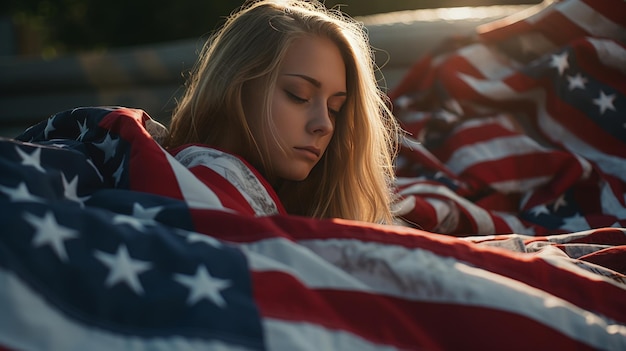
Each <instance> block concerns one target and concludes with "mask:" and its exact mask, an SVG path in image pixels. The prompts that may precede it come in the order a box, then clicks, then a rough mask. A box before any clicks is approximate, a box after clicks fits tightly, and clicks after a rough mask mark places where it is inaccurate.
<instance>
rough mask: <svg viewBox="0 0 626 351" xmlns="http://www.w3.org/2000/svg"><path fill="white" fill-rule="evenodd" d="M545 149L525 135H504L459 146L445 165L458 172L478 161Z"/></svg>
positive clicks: (493, 159)
mask: <svg viewBox="0 0 626 351" xmlns="http://www.w3.org/2000/svg"><path fill="white" fill-rule="evenodd" d="M545 151H547V149H546V148H544V147H542V146H540V145H539V144H537V143H535V142H534V141H533V140H532V139H530V138H529V137H527V136H525V135H513V136H505V137H498V138H493V139H489V140H487V141H483V142H478V143H474V144H470V145H467V146H464V147H461V148H459V149H457V150H456V151H455V152H454V153H453V154H452V155H451V156H450V159H448V160H447V161H446V165H447V166H448V167H449V168H450V170H452V171H453V172H454V173H456V174H460V173H461V172H463V171H465V170H466V169H467V168H469V167H471V166H474V165H476V164H479V163H483V162H487V161H495V160H500V159H504V158H507V157H510V156H517V155H526V154H531V153H536V152H545Z"/></svg>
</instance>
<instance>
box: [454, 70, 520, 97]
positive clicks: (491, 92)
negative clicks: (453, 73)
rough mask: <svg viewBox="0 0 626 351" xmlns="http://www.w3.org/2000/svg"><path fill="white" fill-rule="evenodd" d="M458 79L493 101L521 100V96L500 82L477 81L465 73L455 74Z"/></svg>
mask: <svg viewBox="0 0 626 351" xmlns="http://www.w3.org/2000/svg"><path fill="white" fill-rule="evenodd" d="M457 75H458V76H459V78H460V79H461V80H463V81H464V82H465V83H466V84H467V85H469V86H470V87H472V89H474V90H475V91H476V92H477V93H479V94H481V95H483V96H487V97H489V98H491V99H495V100H508V99H511V100H522V99H523V96H522V95H521V94H520V93H519V92H518V91H515V90H513V89H511V87H510V86H508V85H507V84H506V83H504V82H503V81H501V80H487V79H478V78H475V77H472V76H469V75H467V74H465V73H460V72H459V73H457Z"/></svg>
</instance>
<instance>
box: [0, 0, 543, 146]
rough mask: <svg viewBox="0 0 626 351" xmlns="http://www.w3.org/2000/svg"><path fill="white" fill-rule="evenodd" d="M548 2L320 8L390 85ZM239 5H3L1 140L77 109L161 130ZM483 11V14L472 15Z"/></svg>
mask: <svg viewBox="0 0 626 351" xmlns="http://www.w3.org/2000/svg"><path fill="white" fill-rule="evenodd" d="M549 1H551V0H543V1H542V0H384V1H370V0H368V1H365V0H326V1H325V5H326V6H327V7H329V8H333V7H339V8H340V9H341V10H342V11H343V12H345V13H347V14H348V15H350V16H352V17H355V18H357V19H359V20H362V21H363V22H364V23H365V25H366V27H368V31H369V34H370V41H371V42H372V45H373V46H374V47H376V48H379V49H381V50H379V53H382V54H383V55H381V56H380V58H381V59H380V61H381V62H382V63H381V65H383V64H384V66H385V67H383V72H382V73H381V74H383V75H384V76H385V78H386V79H387V82H386V83H388V84H385V85H386V86H389V85H393V83H394V82H395V81H397V80H398V79H399V77H401V76H402V75H403V74H404V72H405V71H406V70H407V69H408V67H409V66H410V64H411V63H413V62H414V61H415V59H416V58H417V57H419V56H420V55H421V54H422V53H423V52H424V51H426V50H428V49H429V48H431V47H432V46H434V45H435V44H436V43H437V42H438V41H439V40H441V39H443V38H444V37H446V36H451V35H468V34H471V33H472V32H473V29H474V28H475V27H476V26H477V25H479V24H481V23H485V22H489V21H492V20H494V19H498V18H501V17H504V16H507V15H510V14H512V13H516V12H518V11H521V10H524V9H526V8H527V7H531V6H533V5H535V4H541V3H545V2H549ZM243 3H244V0H220V1H208V0H187V1H171V0H169V1H164V0H2V1H1V2H0V137H15V136H16V135H17V134H19V132H21V131H23V130H24V129H25V128H26V127H28V126H30V125H32V124H35V123H37V122H39V121H43V120H45V119H46V118H47V117H48V116H50V115H51V114H53V113H56V112H59V111H63V110H66V109H70V108H74V107H78V106H102V105H119V106H126V107H134V108H141V109H144V110H145V111H146V112H148V114H149V115H150V116H152V117H153V118H155V119H157V120H159V121H161V122H163V123H164V124H167V123H168V122H169V117H170V116H171V113H172V111H173V109H174V107H175V102H176V99H177V98H178V97H179V96H180V94H181V92H182V89H183V85H184V74H185V73H186V72H188V71H189V70H190V68H191V67H192V66H193V63H194V62H195V59H196V57H197V54H198V51H199V50H200V48H201V46H202V44H203V42H204V39H206V38H207V37H208V36H209V34H210V33H211V32H212V31H213V30H214V29H216V28H217V27H218V26H220V25H221V24H222V23H224V21H225V18H226V17H228V15H229V14H230V13H231V12H232V11H233V10H235V9H236V8H238V7H239V6H241V5H242V4H243ZM480 8H483V9H490V10H489V11H482V10H481V11H482V12H481V11H475V10H474V9H480ZM455 9H456V10H455ZM445 10H448V12H446V11H445ZM450 11H453V13H452V12H450ZM377 14H382V15H377ZM385 14H387V15H385ZM389 14H396V15H395V16H393V15H392V16H389ZM398 14H401V15H398ZM381 16H382V17H381ZM372 18H375V19H376V20H375V21H372ZM376 59H377V61H378V53H377V58H376Z"/></svg>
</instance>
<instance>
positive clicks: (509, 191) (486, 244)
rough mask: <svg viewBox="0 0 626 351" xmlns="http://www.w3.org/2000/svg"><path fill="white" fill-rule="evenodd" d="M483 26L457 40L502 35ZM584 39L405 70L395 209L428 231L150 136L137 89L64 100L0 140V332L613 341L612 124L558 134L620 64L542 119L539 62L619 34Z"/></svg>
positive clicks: (97, 346) (437, 345) (346, 340)
mask: <svg viewBox="0 0 626 351" xmlns="http://www.w3.org/2000/svg"><path fill="white" fill-rule="evenodd" d="M573 3H575V4H577V3H579V2H573ZM564 4H565V3H564ZM602 4H604V3H602ZM617 4H618V5H619V3H617ZM559 8H560V7H558V6H557V7H556V9H559ZM590 8H591V7H590ZM592 9H593V8H592ZM547 11H552V8H549V9H548V10H547ZM547 13H550V12H547ZM546 16H547V15H546ZM594 16H595V15H594ZM607 16H609V17H608V18H613V17H610V16H617V15H616V14H610V15H607ZM594 18H600V17H597V16H595V17H594ZM600 19H602V18H600ZM533 21H534V22H533V24H538V23H542V22H541V21H540V20H537V19H535V20H533ZM612 22H615V19H614V18H613V20H612ZM504 28H509V27H503V28H502V29H501V30H504ZM490 33H493V35H494V37H493V38H487V36H486V35H487V34H486V33H485V34H484V35H485V39H484V40H485V42H479V43H477V44H469V45H478V46H475V47H483V48H484V47H486V46H485V45H487V44H486V43H489V40H492V41H493V43H496V42H497V43H499V44H498V45H501V46H502V47H504V46H506V45H508V44H505V43H504V41H505V40H506V37H511V36H514V34H511V33H509V34H506V35H505V34H502V36H503V37H502V38H500V37H496V36H495V33H497V32H496V30H495V29H494V30H493V31H492V32H490ZM598 40H609V39H596V38H587V39H582V40H581V41H577V42H575V43H574V44H573V46H571V45H570V44H567V45H570V46H566V47H562V46H561V45H560V44H558V45H557V44H555V46H558V47H559V49H557V50H558V51H555V52H552V53H551V54H548V56H545V57H544V58H542V57H543V56H542V57H539V58H537V59H536V60H531V61H529V63H528V64H526V65H521V64H520V65H519V67H520V70H511V71H510V73H509V74H506V75H502V76H501V78H502V79H501V80H500V83H497V80H495V79H493V77H491V78H488V76H487V75H482V76H481V75H479V74H477V73H476V72H470V71H464V73H463V74H460V73H459V72H458V71H454V70H451V71H448V70H447V69H446V70H442V71H439V69H440V68H443V67H444V66H445V64H446V63H447V62H450V61H449V60H460V59H459V56H458V55H457V54H455V53H456V52H457V51H458V50H460V51H463V50H469V49H463V48H459V47H458V45H457V49H454V50H455V51H453V52H447V53H442V54H440V55H444V56H438V57H439V58H437V57H435V58H434V59H433V60H430V59H428V58H426V59H425V60H428V61H422V62H421V63H418V65H423V64H424V62H428V65H429V67H430V69H429V70H430V72H431V73H428V72H422V71H412V72H411V73H410V74H409V75H407V80H405V82H403V85H401V86H400V87H401V88H399V89H400V90H398V91H397V93H399V95H398V96H396V97H395V100H396V101H399V102H400V103H404V105H402V104H400V105H401V107H402V108H403V111H404V113H403V114H401V115H400V116H401V117H402V118H403V123H405V125H406V126H407V129H408V130H409V131H411V132H412V133H413V137H414V138H407V140H406V142H405V148H404V149H403V151H402V152H403V154H402V158H401V159H400V161H399V163H398V172H399V175H401V178H400V179H399V181H398V191H399V192H400V194H401V195H402V196H403V197H402V199H401V202H400V206H399V208H398V211H400V212H402V211H404V212H403V218H404V220H405V221H406V223H411V222H414V224H415V225H416V226H420V227H422V228H426V229H428V228H434V229H437V230H434V229H433V230H432V231H424V230H418V229H414V228H409V227H407V226H385V225H376V224H369V223H361V222H355V221H347V220H337V219H335V220H316V219H311V218H304V217H298V216H291V215H288V214H286V213H285V210H284V209H283V208H282V206H281V205H280V203H279V202H278V201H277V197H276V195H275V193H274V192H273V190H272V189H271V187H270V186H269V185H268V184H267V183H266V182H265V181H264V180H263V179H262V178H261V177H260V176H259V174H258V173H257V172H256V171H255V170H254V169H252V168H251V167H250V166H249V165H248V164H247V163H246V162H245V161H244V160H240V159H238V158H237V157H235V156H232V155H228V154H225V153H223V152H221V151H219V150H214V149H211V148H208V147H206V146H203V145H188V146H185V147H182V148H180V149H177V150H169V151H166V150H164V149H163V148H162V147H161V146H160V145H159V143H158V140H159V139H160V138H161V137H162V135H163V128H162V127H161V126H160V125H159V124H158V123H156V122H155V121H153V120H152V119H151V118H150V117H149V116H148V115H147V114H146V113H144V112H143V111H141V110H137V109H129V108H120V107H92V108H76V109H73V110H69V111H64V112H60V113H58V114H55V115H53V116H51V117H50V118H48V119H47V120H45V121H42V122H41V123H40V124H38V125H35V126H33V127H31V128H30V129H29V130H27V131H25V132H24V133H23V134H22V135H20V136H19V137H17V138H16V139H5V138H0V223H1V225H2V228H1V229H0V350H107V351H108V350H153V349H164V350H228V351H230V350H316V351H317V350H455V349H468V348H472V349H488V350H491V349H498V350H499V349H506V350H529V349H532V350H570V349H576V350H624V349H626V264H625V262H626V258H625V257H626V229H624V228H620V227H610V226H611V225H613V224H621V223H624V219H625V218H626V217H625V216H623V215H622V212H621V211H622V210H623V207H624V199H623V193H624V192H623V189H624V188H623V187H622V186H623V185H622V184H623V181H622V177H623V174H621V173H620V172H615V169H617V170H619V169H620V167H623V166H622V165H620V164H619V163H618V162H617V160H619V158H620V157H622V156H621V154H620V153H621V152H623V150H622V149H611V148H610V147H607V145H609V146H610V145H614V144H610V143H614V142H623V140H624V139H619V138H617V137H612V138H613V139H610V138H609V137H608V136H605V137H601V138H595V139H594V138H593V137H592V136H591V135H587V134H584V135H577V134H575V133H574V132H572V130H574V129H576V128H579V125H578V124H576V123H585V122H581V121H578V120H579V119H580V120H583V119H584V118H587V119H588V121H587V124H586V125H585V128H586V129H588V130H590V131H594V130H595V131H597V130H599V129H602V130H606V131H607V134H606V135H609V134H610V133H608V131H610V132H611V133H613V134H610V135H618V134H619V133H620V131H619V130H617V126H618V124H619V123H618V124H611V125H610V126H608V127H606V126H600V125H595V124H594V123H598V122H596V121H597V119H599V118H603V117H609V116H612V117H615V118H614V119H619V118H621V117H620V116H622V115H620V114H619V112H620V111H623V109H620V108H621V106H622V105H620V104H622V103H623V102H622V101H623V100H621V99H623V92H624V90H623V81H622V80H620V79H618V78H619V77H618V76H617V74H618V73H619V74H623V73H620V72H621V68H620V66H619V65H618V67H617V68H616V69H614V70H612V71H611V70H609V71H608V72H609V74H608V75H609V76H613V77H616V78H615V81H611V82H610V84H608V83H602V84H600V83H596V81H595V80H594V81H593V82H592V76H591V75H589V73H584V75H583V73H581V77H582V78H584V79H582V78H581V79H578V80H576V79H574V81H575V82H576V81H579V82H583V83H584V84H583V85H585V87H586V88H585V89H581V88H576V89H572V91H576V92H577V93H578V92H579V91H580V92H581V93H582V92H583V90H584V91H585V92H586V93H588V94H591V95H590V96H591V98H592V100H591V101H590V100H585V99H584V98H583V97H579V96H578V95H576V98H575V99H574V101H578V102H580V103H581V104H583V105H584V106H586V107H587V110H589V113H591V112H594V113H596V115H597V116H595V117H594V118H597V119H593V120H592V117H589V116H588V115H587V114H579V115H575V114H569V115H568V116H569V118H571V119H572V120H575V121H578V122H576V123H574V124H573V125H569V124H567V123H564V122H559V121H561V119H562V118H566V117H556V115H557V112H559V111H570V110H569V109H570V107H569V106H570V105H569V104H570V103H572V104H573V102H570V103H565V102H563V101H572V100H567V99H569V98H568V97H565V96H563V97H561V95H563V94H565V95H567V94H568V91H569V90H568V88H569V83H563V82H561V81H558V82H555V81H551V80H549V79H548V77H552V78H557V77H564V78H563V79H565V80H566V81H567V75H568V74H569V75H571V76H572V77H576V74H577V73H576V72H581V71H580V70H581V69H578V68H577V70H576V71H574V68H573V67H583V66H584V67H595V68H596V69H597V70H604V69H605V68H603V67H604V66H600V65H595V63H597V62H603V61H609V62H613V61H614V59H613V58H611V57H610V56H609V55H605V54H603V55H599V56H598V55H597V54H596V55H595V57H597V58H598V60H596V61H593V62H592V63H589V62H588V63H586V64H585V65H583V64H582V62H583V61H584V60H583V59H582V58H580V57H581V56H580V55H579V54H578V53H579V52H587V53H595V52H597V50H598V49H597V48H598V47H604V48H609V49H607V50H608V52H612V51H611V50H613V49H614V48H616V47H622V46H621V44H618V43H617V41H614V40H609V41H608V42H610V43H613V44H606V45H604V46H601V45H597V43H598V42H597V41H598ZM603 42H604V41H603ZM608 42H604V43H608ZM456 43H457V44H458V42H456ZM568 43H569V41H568ZM594 43H595V44H594ZM463 45H468V44H467V43H465V44H463ZM489 45H492V44H489ZM493 45H496V44H493ZM579 45H580V46H579ZM614 45H617V46H614ZM463 47H465V46H463ZM477 50H482V49H477ZM563 53H568V56H567V62H568V67H566V68H565V69H563V72H562V74H560V73H559V68H555V67H553V66H554V65H556V64H552V63H551V62H552V60H553V59H552V57H553V56H552V55H556V56H557V57H558V55H563ZM454 57H456V59H455V58H454ZM573 57H576V58H577V59H576V60H574V59H573ZM585 57H586V60H590V58H589V57H591V58H593V57H594V56H593V55H590V56H585ZM600 57H602V58H601V59H600ZM581 65H582V66H581ZM557 66H558V65H557ZM551 67H552V68H551ZM563 67H565V66H564V65H563ZM608 67H614V66H610V65H609V66H608ZM621 67H622V68H623V66H621ZM606 69H609V68H606ZM416 72H417V73H416ZM446 72H447V73H446ZM584 72H589V71H587V70H585V71H584ZM416 74H424V76H423V77H418V76H416ZM546 75H547V76H546ZM443 76H445V77H446V79H450V81H447V80H446V79H443ZM533 77H534V78H533ZM593 77H596V76H593ZM531 78H532V79H531ZM593 79H596V78H593ZM429 80H432V81H430V82H429ZM505 81H506V82H508V83H506V84H505V83H503V82H505ZM411 82H414V83H415V85H407V84H408V83H411ZM425 82H427V83H425ZM428 82H429V83H428ZM512 82H517V83H516V84H513V83H512ZM550 82H552V83H550ZM603 82H604V81H603ZM448 83H450V84H452V85H447V84H448ZM453 83H454V84H453ZM457 83H458V85H456V84H457ZM461 83H463V84H461ZM592 83H593V84H592ZM420 84H421V85H424V84H425V85H424V86H423V87H422V88H424V90H421V89H422V88H419V89H418V88H417V87H418V86H419V85H420ZM498 84H500V85H503V84H504V85H507V86H508V88H507V90H505V91H504V92H500V93H498V94H496V93H495V91H494V90H493V89H494V86H497V85H498ZM563 84H565V85H563ZM573 84H574V86H576V87H577V86H578V85H580V84H581V83H573ZM604 84H606V85H604ZM452 86H457V87H459V88H458V91H456V90H454V89H451V87H452ZM402 87H403V88H402ZM478 87H482V88H481V89H482V90H481V89H478ZM547 87H553V90H550V89H548V88H547ZM555 87H556V88H555ZM592 87H595V88H593V89H592ZM563 88H565V89H563ZM403 89H404V90H403ZM490 89H491V90H490ZM595 89H599V90H600V91H603V92H604V95H605V96H606V97H605V98H601V97H600V95H598V96H597V98H598V100H597V103H594V100H593V99H594V98H596V97H594V96H595V95H596V94H599V92H598V91H597V90H595ZM402 90H403V91H402ZM513 91H516V92H517V94H513V93H512V92H513ZM555 91H557V92H555ZM461 92H463V93H464V94H465V93H467V94H468V95H463V94H461V95H459V94H457V93H461ZM487 92H490V93H487ZM453 93H454V94H453ZM507 93H510V95H507ZM611 96H614V97H611ZM474 99H476V100H474ZM609 101H611V104H609V103H608V102H609ZM438 103H441V107H443V106H444V105H445V106H446V108H445V109H443V108H438V106H437V104H438ZM559 104H562V105H559ZM400 105H399V107H398V108H400ZM609 105H610V106H613V107H614V109H612V108H611V107H610V106H609ZM513 106H521V107H522V108H523V109H522V110H514V109H513ZM602 106H604V108H603V107H602ZM427 107H428V109H427ZM592 107H595V109H596V110H597V111H593V108H592ZM601 110H604V111H603V112H604V113H602V111H601ZM469 111H472V112H471V113H470V112H469ZM519 111H523V114H524V115H525V118H526V120H524V121H520V120H519V119H518V117H519V115H521V114H522V113H518V112H519ZM613 112H616V113H617V114H613ZM609 114H610V115H609ZM592 122H593V123H592ZM607 123H609V122H607ZM610 123H617V122H615V121H613V122H610ZM553 125H559V126H560V128H561V129H562V130H564V132H563V133H561V134H558V135H557V134H550V133H548V132H547V129H545V127H546V126H548V127H549V126H553ZM591 125H594V126H595V127H594V128H595V129H593V130H592V127H591ZM530 127H534V129H531V128H530ZM527 130H535V132H536V135H529V134H528V132H527ZM572 136H576V138H573V137H572ZM540 139H541V141H538V140H540ZM594 140H595V141H594ZM620 140H621V141H620ZM510 143H512V145H513V146H511V145H510ZM583 143H584V144H585V145H589V147H590V148H591V149H589V150H595V151H594V152H596V153H595V154H594V153H593V152H592V153H585V152H575V151H574V149H575V147H576V146H580V145H581V144H583ZM605 143H606V144H605ZM598 150H600V151H602V153H600V152H599V151H598ZM506 158H508V159H509V160H508V161H507V160H504V161H503V159H506ZM529 159H530V160H535V161H534V162H535V163H536V162H539V166H537V167H529V166H528V165H529V163H528V162H527V161H528V160H529ZM523 161H526V162H523ZM497 164H499V165H500V166H498V165H497ZM502 165H505V166H504V167H503V166H502ZM612 167H613V168H612ZM615 167H617V168H615ZM546 170H547V171H546ZM516 171H519V172H522V173H516ZM542 171H543V172H542ZM417 172H420V173H419V174H418V173H417ZM517 174H523V176H521V177H520V176H519V175H517ZM520 206H521V207H520ZM517 207H519V208H517ZM583 221H584V222H583ZM604 223H609V225H606V226H605V225H603V224H604ZM587 228H592V229H587ZM512 229H521V230H520V231H516V230H512ZM434 232H440V233H444V232H445V233H452V234H455V235H458V236H465V237H464V238H458V237H455V236H451V235H443V234H440V233H434ZM498 233H506V234H502V235H495V234H498ZM484 234H488V235H484ZM548 234H550V235H548Z"/></svg>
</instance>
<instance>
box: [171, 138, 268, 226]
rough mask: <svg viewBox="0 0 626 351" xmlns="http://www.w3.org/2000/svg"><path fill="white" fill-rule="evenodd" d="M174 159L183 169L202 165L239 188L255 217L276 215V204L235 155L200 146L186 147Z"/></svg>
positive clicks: (257, 179)
mask: <svg viewBox="0 0 626 351" xmlns="http://www.w3.org/2000/svg"><path fill="white" fill-rule="evenodd" d="M175 158H176V159H177V160H178V161H179V162H180V163H181V164H182V165H183V166H185V167H187V168H192V167H196V166H202V167H206V168H209V169H211V170H212V171H214V172H216V173H217V174H219V175H221V176H222V177H223V178H224V179H225V180H226V181H228V182H229V183H230V184H232V185H233V186H234V187H235V188H236V189H237V190H238V191H239V193H240V194H241V195H242V196H243V197H244V198H245V200H246V201H247V202H248V204H249V205H250V207H252V209H253V210H254V213H255V214H256V215H257V216H270V215H274V214H278V207H277V206H276V203H274V201H273V200H272V197H271V196H270V194H269V193H268V192H267V189H266V188H265V186H264V185H263V183H261V181H260V180H259V178H257V176H256V175H255V174H254V173H253V172H252V170H250V168H249V167H248V166H247V165H246V164H245V163H243V162H242V161H241V160H240V159H239V158H237V157H235V156H233V155H231V154H228V153H225V152H222V151H219V150H216V149H212V148H209V147H201V146H189V147H186V148H185V149H184V150H182V151H180V152H179V153H177V154H176V156H175Z"/></svg>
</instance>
